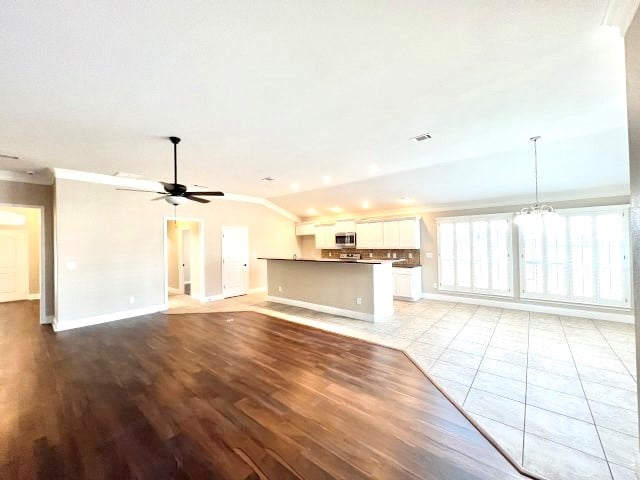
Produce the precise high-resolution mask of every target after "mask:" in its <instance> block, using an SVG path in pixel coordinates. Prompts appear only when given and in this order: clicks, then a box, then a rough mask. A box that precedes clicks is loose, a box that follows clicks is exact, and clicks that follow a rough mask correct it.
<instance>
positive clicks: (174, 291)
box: [167, 287, 184, 295]
mask: <svg viewBox="0 0 640 480" xmlns="http://www.w3.org/2000/svg"><path fill="white" fill-rule="evenodd" d="M167 290H168V291H169V293H170V294H172V295H180V294H182V293H184V292H183V291H182V290H180V289H179V288H173V287H167Z"/></svg>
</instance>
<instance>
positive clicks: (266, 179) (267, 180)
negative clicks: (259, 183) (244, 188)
mask: <svg viewBox="0 0 640 480" xmlns="http://www.w3.org/2000/svg"><path fill="white" fill-rule="evenodd" d="M262 180H264V181H265V182H273V181H274V180H275V178H273V177H264V178H263V179H262Z"/></svg>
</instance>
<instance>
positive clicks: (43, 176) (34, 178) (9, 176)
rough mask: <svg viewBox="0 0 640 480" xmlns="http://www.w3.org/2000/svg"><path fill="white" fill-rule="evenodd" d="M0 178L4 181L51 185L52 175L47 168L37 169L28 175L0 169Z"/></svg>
mask: <svg viewBox="0 0 640 480" xmlns="http://www.w3.org/2000/svg"><path fill="white" fill-rule="evenodd" d="M0 180H4V181H5V182H18V183H32V184H34V185H53V175H52V174H51V172H50V171H49V170H39V171H37V172H36V173H34V174H32V175H30V174H28V173H24V172H14V171H11V170H0Z"/></svg>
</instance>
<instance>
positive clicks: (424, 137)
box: [409, 133, 431, 142]
mask: <svg viewBox="0 0 640 480" xmlns="http://www.w3.org/2000/svg"><path fill="white" fill-rule="evenodd" d="M430 138H431V134H429V133H421V134H420V135H416V136H415V137H411V138H410V139H409V140H410V141H412V142H422V141H424V140H429V139H430Z"/></svg>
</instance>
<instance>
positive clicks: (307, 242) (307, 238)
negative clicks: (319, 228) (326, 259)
mask: <svg viewBox="0 0 640 480" xmlns="http://www.w3.org/2000/svg"><path fill="white" fill-rule="evenodd" d="M298 243H299V244H300V255H301V256H302V257H303V258H321V257H322V251H321V250H319V249H317V248H316V237H315V235H303V236H301V237H298Z"/></svg>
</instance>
